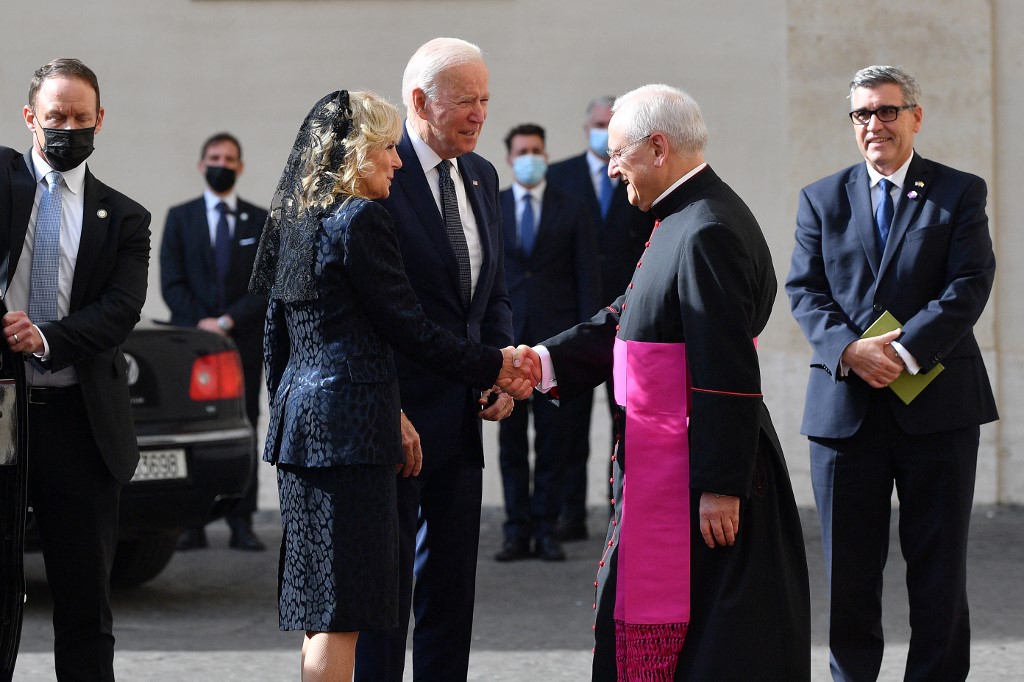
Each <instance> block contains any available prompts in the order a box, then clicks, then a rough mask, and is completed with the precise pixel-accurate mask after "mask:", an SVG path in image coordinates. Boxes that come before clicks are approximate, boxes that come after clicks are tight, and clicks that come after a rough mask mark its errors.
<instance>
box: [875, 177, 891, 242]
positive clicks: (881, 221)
mask: <svg viewBox="0 0 1024 682" xmlns="http://www.w3.org/2000/svg"><path fill="white" fill-rule="evenodd" d="M878 186H879V187H881V188H882V197H881V201H879V202H878V208H876V209H875V225H876V226H877V227H878V244H879V250H880V251H883V252H884V251H885V242H886V240H888V239H889V228H890V227H892V216H893V214H894V213H895V209H894V208H893V203H892V188H893V184H892V182H891V181H890V180H886V179H885V178H882V179H881V180H879V181H878Z"/></svg>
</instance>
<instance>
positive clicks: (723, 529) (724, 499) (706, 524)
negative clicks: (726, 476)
mask: <svg viewBox="0 0 1024 682" xmlns="http://www.w3.org/2000/svg"><path fill="white" fill-rule="evenodd" d="M699 509H700V534H701V535H703V536H704V544H706V545H707V546H708V547H710V548H711V549H714V548H715V547H716V546H721V547H725V546H730V547H731V546H732V545H734V544H735V543H736V536H737V535H739V532H740V498H738V497H733V496H732V495H721V496H719V495H716V494H714V493H701V495H700V508H699Z"/></svg>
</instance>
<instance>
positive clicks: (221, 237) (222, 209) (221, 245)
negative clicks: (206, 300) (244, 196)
mask: <svg viewBox="0 0 1024 682" xmlns="http://www.w3.org/2000/svg"><path fill="white" fill-rule="evenodd" d="M228 210H229V209H228V205H227V204H225V203H224V202H223V201H222V202H220V203H219V204H217V212H218V213H220V217H219V218H217V234H216V238H215V239H214V242H213V262H214V266H215V267H216V270H217V305H218V306H220V307H221V308H223V307H224V303H225V301H224V282H225V280H226V279H227V277H228V269H229V268H230V267H231V228H230V227H229V226H228Z"/></svg>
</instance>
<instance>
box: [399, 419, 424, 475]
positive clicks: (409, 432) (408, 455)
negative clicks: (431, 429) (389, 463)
mask: <svg viewBox="0 0 1024 682" xmlns="http://www.w3.org/2000/svg"><path fill="white" fill-rule="evenodd" d="M402 450H403V451H405V464H396V465H395V468H396V469H397V471H398V473H400V474H402V476H404V477H405V478H408V477H410V476H418V475H419V473H420V470H421V469H422V468H423V448H422V446H420V434H419V433H418V432H417V431H416V428H415V427H414V426H413V425H412V422H411V421H409V418H408V417H406V416H405V412H403V413H402Z"/></svg>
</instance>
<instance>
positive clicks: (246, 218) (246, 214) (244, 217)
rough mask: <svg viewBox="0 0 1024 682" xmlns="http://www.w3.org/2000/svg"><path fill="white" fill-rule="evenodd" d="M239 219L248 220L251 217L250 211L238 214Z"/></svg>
mask: <svg viewBox="0 0 1024 682" xmlns="http://www.w3.org/2000/svg"><path fill="white" fill-rule="evenodd" d="M238 219H239V220H248V219H249V214H248V213H239V214H238Z"/></svg>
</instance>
